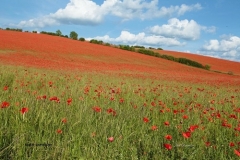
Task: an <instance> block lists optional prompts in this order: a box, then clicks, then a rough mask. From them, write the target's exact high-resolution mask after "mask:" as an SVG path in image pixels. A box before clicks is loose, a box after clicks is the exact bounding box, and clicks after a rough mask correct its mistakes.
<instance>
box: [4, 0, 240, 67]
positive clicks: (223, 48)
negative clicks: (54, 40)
mask: <svg viewBox="0 0 240 160" xmlns="http://www.w3.org/2000/svg"><path fill="white" fill-rule="evenodd" d="M239 6H240V0H231V1H227V0H201V1H200V0H95V1H93V0H92V1H91V0H41V1H39V0H31V1H29V0H21V1H16V0H2V1H1V5H0V27H1V28H6V27H10V28H21V29H23V30H28V31H33V30H36V31H39V32H40V31H48V32H56V30H58V29H59V30H61V32H62V33H63V34H64V35H69V33H70V32H71V31H75V32H77V33H78V37H79V38H80V37H84V38H85V39H87V40H90V39H99V40H103V41H104V42H109V43H112V44H129V45H142V46H145V47H155V48H159V47H160V48H163V49H166V50H174V51H183V52H189V53H193V54H201V55H207V56H213V57H218V58H223V59H228V60H233V61H239V62H240V20H239V19H240V14H239Z"/></svg>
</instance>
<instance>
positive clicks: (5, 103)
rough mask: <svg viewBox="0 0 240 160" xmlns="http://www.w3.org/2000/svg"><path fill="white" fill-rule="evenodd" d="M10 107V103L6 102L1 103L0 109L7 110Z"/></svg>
mask: <svg viewBox="0 0 240 160" xmlns="http://www.w3.org/2000/svg"><path fill="white" fill-rule="evenodd" d="M9 106H10V103H9V102H7V101H3V102H2V104H1V108H7V107H9Z"/></svg>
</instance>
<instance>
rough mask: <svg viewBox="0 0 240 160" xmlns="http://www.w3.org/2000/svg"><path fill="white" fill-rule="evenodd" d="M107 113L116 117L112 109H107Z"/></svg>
mask: <svg viewBox="0 0 240 160" xmlns="http://www.w3.org/2000/svg"><path fill="white" fill-rule="evenodd" d="M107 113H108V114H112V115H113V116H116V114H117V113H116V111H115V110H114V109H112V108H109V109H107Z"/></svg>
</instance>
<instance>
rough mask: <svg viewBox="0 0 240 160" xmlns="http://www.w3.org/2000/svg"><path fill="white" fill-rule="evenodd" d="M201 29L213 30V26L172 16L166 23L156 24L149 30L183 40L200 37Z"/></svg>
mask: <svg viewBox="0 0 240 160" xmlns="http://www.w3.org/2000/svg"><path fill="white" fill-rule="evenodd" d="M201 30H204V31H206V32H215V27H205V26H201V25H199V24H198V23H197V22H195V21H194V20H190V21H189V20H187V19H185V20H179V19H177V18H172V19H169V20H168V24H164V25H162V26H159V25H156V26H153V27H151V28H150V32H151V33H153V34H157V35H163V36H166V37H175V38H181V39H185V40H196V39H198V38H199V37H200V34H201Z"/></svg>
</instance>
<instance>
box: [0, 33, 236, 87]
mask: <svg viewBox="0 0 240 160" xmlns="http://www.w3.org/2000/svg"><path fill="white" fill-rule="evenodd" d="M0 35H1V38H0V63H2V64H8V65H21V66H27V67H36V68H48V69H54V70H55V69H56V70H78V71H85V72H92V71H97V72H104V73H117V74H129V75H138V76H139V75H141V76H151V77H154V78H164V79H168V80H183V81H194V82H204V83H214V84H216V83H218V82H220V83H223V82H225V83H230V84H235V83H239V80H240V76H238V75H233V76H230V75H227V74H220V73H215V72H210V71H206V70H203V69H198V68H194V67H189V66H186V65H182V64H179V63H175V62H171V61H168V60H164V59H161V58H155V57H151V56H147V55H142V54H139V53H135V52H130V51H124V50H121V49H118V48H114V47H108V46H103V45H97V44H91V43H89V42H81V41H76V40H71V39H67V38H63V37H55V36H49V35H42V34H34V33H25V32H24V33H23V32H13V31H4V30H0ZM164 53H173V52H168V51H164ZM183 55H184V56H185V55H186V58H189V59H193V60H197V61H198V62H200V63H203V64H209V65H211V66H212V69H213V70H220V71H232V72H234V74H236V73H240V63H235V62H230V61H224V60H219V59H214V58H209V57H203V56H193V55H191V57H189V55H187V54H183V53H181V56H179V57H183ZM176 57H177V56H176ZM195 57H196V58H195Z"/></svg>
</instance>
